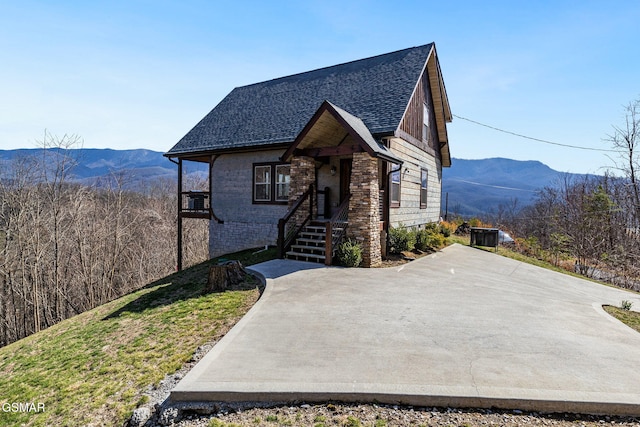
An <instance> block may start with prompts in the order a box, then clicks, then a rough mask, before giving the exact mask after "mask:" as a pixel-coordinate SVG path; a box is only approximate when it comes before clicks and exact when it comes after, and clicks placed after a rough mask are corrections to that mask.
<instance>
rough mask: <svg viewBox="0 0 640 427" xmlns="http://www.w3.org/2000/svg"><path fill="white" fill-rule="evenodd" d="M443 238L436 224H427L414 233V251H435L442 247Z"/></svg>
mask: <svg viewBox="0 0 640 427" xmlns="http://www.w3.org/2000/svg"><path fill="white" fill-rule="evenodd" d="M444 243H445V237H444V235H442V234H441V233H440V230H439V227H438V226H437V224H435V223H433V224H427V225H426V226H425V228H424V229H422V230H418V232H417V233H416V249H419V250H421V251H428V250H437V249H439V248H441V247H442V246H444Z"/></svg>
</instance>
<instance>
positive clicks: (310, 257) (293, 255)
mask: <svg viewBox="0 0 640 427" xmlns="http://www.w3.org/2000/svg"><path fill="white" fill-rule="evenodd" d="M287 258H295V259H298V260H299V258H303V259H304V260H305V261H310V260H313V261H318V262H320V261H324V258H325V257H324V255H317V254H307V253H301V252H295V251H289V252H287Z"/></svg>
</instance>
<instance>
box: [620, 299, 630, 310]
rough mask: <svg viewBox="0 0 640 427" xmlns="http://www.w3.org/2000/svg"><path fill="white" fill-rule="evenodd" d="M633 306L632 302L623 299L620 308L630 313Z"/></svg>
mask: <svg viewBox="0 0 640 427" xmlns="http://www.w3.org/2000/svg"><path fill="white" fill-rule="evenodd" d="M632 305H633V302H632V301H629V300H626V299H623V300H622V302H621V303H620V308H621V309H623V310H627V311H630V310H631V306H632Z"/></svg>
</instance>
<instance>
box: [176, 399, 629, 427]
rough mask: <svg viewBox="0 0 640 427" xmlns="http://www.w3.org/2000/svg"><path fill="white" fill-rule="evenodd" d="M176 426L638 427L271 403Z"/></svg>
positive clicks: (596, 420) (467, 412)
mask: <svg viewBox="0 0 640 427" xmlns="http://www.w3.org/2000/svg"><path fill="white" fill-rule="evenodd" d="M181 418H182V419H181V420H175V421H176V422H175V423H173V424H169V425H173V426H179V427H205V426H209V427H222V426H227V427H232V426H257V427H261V426H265V427H275V426H314V427H324V426H348V427H357V426H374V427H384V426H523V425H526V426H528V425H535V426H572V427H576V426H602V425H618V426H640V420H639V419H637V418H629V417H608V416H601V417H599V416H591V415H580V414H538V413H535V412H533V413H528V412H523V411H519V410H513V411H493V410H483V409H452V408H413V407H398V406H386V405H373V404H366V405H365V404H361V405H341V404H325V405H305V404H303V405H299V406H280V407H272V408H252V409H245V410H242V409H240V408H235V409H233V408H227V409H224V410H221V412H219V413H217V414H214V415H197V414H195V413H191V414H189V413H188V412H185V413H184V414H183V415H182V417H181Z"/></svg>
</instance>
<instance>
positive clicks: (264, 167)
mask: <svg viewBox="0 0 640 427" xmlns="http://www.w3.org/2000/svg"><path fill="white" fill-rule="evenodd" d="M289 182H290V165H289V164H288V163H254V164H253V203H265V204H285V203H287V202H288V201H289Z"/></svg>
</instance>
